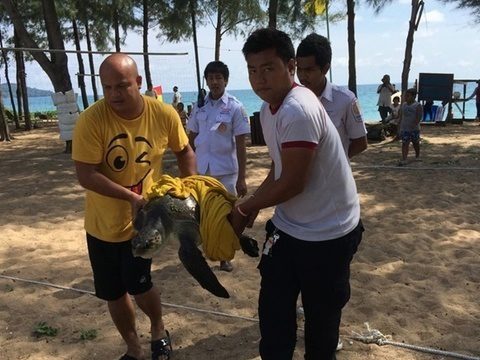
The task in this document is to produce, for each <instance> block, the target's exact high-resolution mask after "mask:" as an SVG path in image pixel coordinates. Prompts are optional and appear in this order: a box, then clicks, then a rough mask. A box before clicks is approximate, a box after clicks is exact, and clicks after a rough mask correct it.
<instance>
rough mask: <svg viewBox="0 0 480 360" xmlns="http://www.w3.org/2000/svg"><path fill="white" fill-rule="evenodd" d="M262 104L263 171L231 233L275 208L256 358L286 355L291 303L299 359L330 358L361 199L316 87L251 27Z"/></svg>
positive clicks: (255, 85)
mask: <svg viewBox="0 0 480 360" xmlns="http://www.w3.org/2000/svg"><path fill="white" fill-rule="evenodd" d="M242 51H243V54H244V56H245V59H246V61H247V68H248V74H249V80H250V84H251V86H252V89H253V90H254V92H255V93H256V94H257V95H258V96H259V97H260V98H261V99H262V100H263V101H264V103H263V105H262V107H261V111H260V121H261V125H262V130H263V134H264V137H265V142H266V144H267V147H268V151H269V154H270V157H271V159H272V162H271V167H270V172H269V173H268V175H267V177H266V178H265V179H264V180H263V182H262V184H261V185H260V186H259V188H258V189H257V190H256V191H255V194H254V196H253V197H249V198H248V199H246V200H244V201H243V202H239V203H237V204H236V206H235V207H234V209H233V210H232V213H231V214H230V215H231V223H232V225H233V226H234V228H235V229H236V230H237V232H241V230H243V228H244V227H245V226H246V225H249V226H251V225H252V223H253V221H254V219H255V218H256V216H257V215H258V212H259V210H261V209H265V208H268V207H271V206H275V212H274V215H273V218H272V219H271V220H269V221H268V222H267V224H266V225H265V228H266V232H267V240H266V241H265V243H264V246H263V251H262V258H261V260H260V264H259V265H258V268H259V270H260V275H261V283H260V295H259V302H258V315H259V320H260V334H261V340H260V356H261V358H262V359H263V360H287V359H289V360H290V359H292V358H293V353H294V349H295V343H296V330H297V316H296V303H297V298H298V296H299V294H301V297H302V303H303V306H304V309H305V359H307V360H313V359H315V360H333V359H335V349H336V347H337V343H338V339H339V326H340V319H341V313H342V308H343V307H344V306H345V304H346V303H347V302H348V300H349V298H350V284H349V276H350V262H351V260H352V258H353V255H354V253H355V252H356V250H357V247H358V245H359V243H360V241H361V238H362V232H363V226H362V223H361V220H360V203H359V198H358V194H357V189H356V185H355V180H354V178H353V175H352V171H351V169H350V165H349V163H348V160H347V157H346V156H345V152H344V150H343V146H342V142H341V140H340V137H339V135H338V131H337V130H336V129H335V126H334V125H333V123H332V121H330V119H329V118H328V115H327V113H326V112H325V109H324V108H323V106H322V104H321V103H320V102H319V101H318V99H317V97H316V96H315V94H314V93H313V92H312V91H310V90H309V89H307V88H305V87H303V86H298V85H296V84H295V83H294V75H295V49H294V47H293V44H292V41H291V39H290V37H289V36H288V35H287V34H285V33H284V32H282V31H279V30H276V29H271V28H268V29H259V30H256V31H254V32H253V33H252V34H251V35H250V36H249V37H248V39H247V41H246V42H245V44H244V46H243V49H242Z"/></svg>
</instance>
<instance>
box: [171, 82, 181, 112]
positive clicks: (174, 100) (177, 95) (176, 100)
mask: <svg viewBox="0 0 480 360" xmlns="http://www.w3.org/2000/svg"><path fill="white" fill-rule="evenodd" d="M180 102H182V94H180V91H178V86H174V87H173V97H172V106H173V107H174V108H175V109H176V108H177V105H178V103H180Z"/></svg>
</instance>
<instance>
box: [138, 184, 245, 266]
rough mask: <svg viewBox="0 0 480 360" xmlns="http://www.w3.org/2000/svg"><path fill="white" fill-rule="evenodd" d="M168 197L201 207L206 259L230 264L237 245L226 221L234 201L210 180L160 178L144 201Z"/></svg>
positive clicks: (236, 239) (201, 226)
mask: <svg viewBox="0 0 480 360" xmlns="http://www.w3.org/2000/svg"><path fill="white" fill-rule="evenodd" d="M167 193H169V194H171V195H173V196H175V197H178V198H181V199H185V198H187V197H189V196H192V197H193V198H194V199H195V200H196V201H197V203H198V205H199V206H200V236H201V237H202V247H203V252H204V254H205V256H206V257H207V258H208V259H210V260H214V261H218V260H231V259H233V257H234V255H235V251H236V250H239V249H240V241H239V240H238V237H237V235H236V234H235V232H234V231H233V228H232V226H231V225H230V222H229V221H228V219H227V216H228V214H230V212H231V211H232V207H233V205H234V203H235V200H236V197H235V196H233V195H232V194H230V193H229V192H228V191H227V190H226V189H225V187H224V186H223V185H222V183H221V182H220V181H218V180H217V179H214V178H212V177H210V176H203V175H192V176H188V177H186V178H173V177H171V176H169V175H162V176H161V177H160V179H159V180H158V181H157V182H156V183H155V184H153V185H152V187H151V188H150V189H149V190H148V192H147V199H148V200H149V199H152V198H154V197H158V196H164V195H166V194H167Z"/></svg>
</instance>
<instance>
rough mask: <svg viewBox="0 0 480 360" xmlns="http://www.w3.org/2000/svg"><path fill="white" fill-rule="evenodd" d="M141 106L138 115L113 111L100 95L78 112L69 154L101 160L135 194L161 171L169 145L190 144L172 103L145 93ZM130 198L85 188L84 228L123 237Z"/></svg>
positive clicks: (112, 238)
mask: <svg viewBox="0 0 480 360" xmlns="http://www.w3.org/2000/svg"><path fill="white" fill-rule="evenodd" d="M143 101H144V104H145V106H144V110H143V113H142V114H141V115H140V116H139V117H138V118H136V119H132V120H125V119H122V118H121V117H119V116H118V115H116V114H115V113H114V112H113V110H112V109H111V108H110V106H108V104H107V103H106V102H105V101H104V100H103V99H102V100H99V101H97V102H96V103H95V104H93V105H92V106H90V107H89V108H87V109H86V110H85V111H84V112H82V113H81V114H80V117H79V119H78V121H77V123H76V126H75V130H74V134H73V144H72V145H73V151H72V158H73V160H76V161H80V162H84V163H87V164H100V172H101V173H102V174H103V175H105V176H106V177H108V178H109V179H111V180H112V181H114V182H115V183H117V184H120V185H122V186H124V187H126V188H129V189H130V190H132V191H134V192H136V193H137V194H142V195H145V193H146V192H147V190H148V189H149V188H150V186H151V185H152V184H153V183H154V182H155V181H157V180H158V179H159V177H160V176H161V175H162V158H163V154H164V152H165V150H166V149H167V148H168V147H169V148H171V149H172V151H174V152H178V151H181V150H183V149H184V148H185V146H187V144H188V137H187V135H186V134H185V130H184V129H183V126H182V123H181V122H180V118H179V116H178V113H177V112H176V111H175V109H174V108H173V107H172V106H170V105H166V104H163V103H161V102H159V101H156V100H155V99H153V98H149V97H145V96H144V97H143ZM131 220H132V213H131V208H130V204H129V203H128V201H125V200H120V199H115V198H112V197H108V196H104V195H100V194H98V193H96V192H93V191H89V190H87V195H86V203H85V230H86V231H87V232H88V233H89V234H91V235H93V236H95V237H97V238H99V239H101V240H104V241H109V242H121V241H125V240H129V239H131V238H132V237H133V235H134V230H133V226H132V222H131Z"/></svg>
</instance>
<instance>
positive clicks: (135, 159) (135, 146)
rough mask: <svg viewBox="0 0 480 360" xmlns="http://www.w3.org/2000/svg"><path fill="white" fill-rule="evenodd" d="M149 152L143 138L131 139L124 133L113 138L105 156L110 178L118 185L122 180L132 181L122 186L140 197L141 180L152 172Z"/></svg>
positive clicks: (149, 147)
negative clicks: (114, 179)
mask: <svg viewBox="0 0 480 360" xmlns="http://www.w3.org/2000/svg"><path fill="white" fill-rule="evenodd" d="M151 150H152V145H151V143H150V141H148V139H146V138H145V137H143V136H135V137H134V138H133V139H132V138H131V137H130V136H129V135H128V134H126V133H121V134H118V135H116V136H114V137H113V138H112V140H111V141H110V142H109V145H108V147H107V150H106V155H105V160H106V164H107V165H108V167H109V169H110V170H111V175H112V177H115V178H118V180H119V182H120V184H122V180H124V179H134V181H133V182H132V183H129V184H122V185H123V186H124V187H126V188H127V189H130V190H131V191H133V192H135V193H136V194H139V195H141V194H142V190H143V180H144V179H145V178H146V177H147V175H148V174H149V173H150V172H151V171H152V168H151V160H150V156H149V154H150V152H151ZM132 176H133V177H132Z"/></svg>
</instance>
